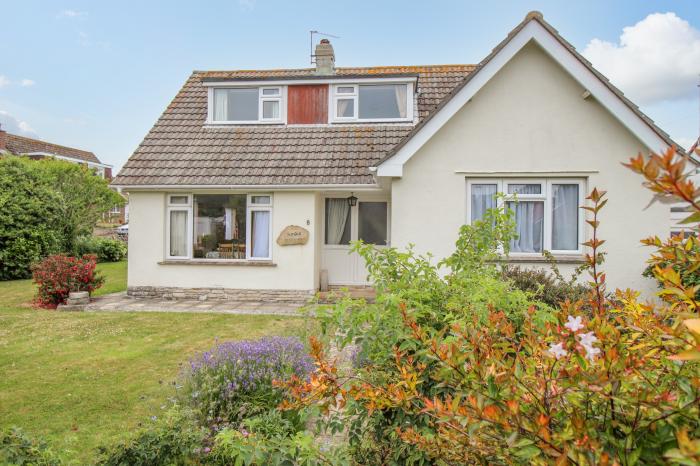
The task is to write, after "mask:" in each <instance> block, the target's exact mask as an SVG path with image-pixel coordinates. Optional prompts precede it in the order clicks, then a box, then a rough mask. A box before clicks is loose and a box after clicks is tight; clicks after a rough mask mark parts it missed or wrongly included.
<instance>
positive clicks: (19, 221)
mask: <svg viewBox="0 0 700 466" xmlns="http://www.w3.org/2000/svg"><path fill="white" fill-rule="evenodd" d="M44 178H45V177H44V175H43V174H42V172H41V170H39V169H38V167H37V166H36V165H32V163H31V162H29V161H27V160H24V159H20V158H18V157H0V280H15V279H18V278H29V277H30V276H31V271H30V266H31V264H32V263H34V262H37V261H38V260H40V259H42V258H43V257H46V256H48V255H49V254H56V253H59V252H61V251H62V250H63V249H64V247H65V240H64V238H63V237H62V235H61V232H60V231H58V230H57V228H56V225H58V224H60V222H61V215H60V212H59V210H58V208H57V206H58V204H59V202H60V199H59V196H58V193H57V192H56V191H55V190H53V189H52V188H51V187H50V186H48V184H47V183H46V182H45V179H44Z"/></svg>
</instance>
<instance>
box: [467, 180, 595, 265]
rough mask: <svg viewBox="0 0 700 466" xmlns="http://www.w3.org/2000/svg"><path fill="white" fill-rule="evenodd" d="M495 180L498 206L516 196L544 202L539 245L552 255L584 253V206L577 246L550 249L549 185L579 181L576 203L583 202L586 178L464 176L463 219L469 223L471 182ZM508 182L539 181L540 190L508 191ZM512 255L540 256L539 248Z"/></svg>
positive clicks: (491, 181)
mask: <svg viewBox="0 0 700 466" xmlns="http://www.w3.org/2000/svg"><path fill="white" fill-rule="evenodd" d="M475 184H477V185H481V184H492V185H493V184H495V185H496V186H497V192H498V193H501V194H503V196H505V199H504V197H503V196H499V197H498V201H497V205H498V208H502V207H503V205H504V204H503V203H504V202H508V201H509V200H510V199H513V198H516V197H517V199H518V200H522V201H542V202H543V203H544V229H543V233H542V235H543V237H542V249H543V250H545V251H549V252H551V253H552V254H554V255H571V254H577V255H578V254H583V246H582V243H583V242H584V241H586V230H585V221H586V215H585V211H584V210H583V209H580V208H579V212H578V240H577V244H578V249H572V250H566V249H564V250H562V249H552V227H553V225H552V193H553V189H552V186H553V185H556V184H575V185H578V205H579V207H580V206H582V205H585V192H586V191H585V187H586V180H585V179H582V178H544V179H543V178H469V179H467V209H466V210H467V218H466V223H467V224H471V218H472V215H471V194H472V189H471V187H472V186H473V185H475ZM511 184H540V185H541V186H542V190H541V191H542V192H541V194H517V195H515V194H508V185H511ZM510 255H511V256H513V257H540V256H542V253H539V252H515V253H510Z"/></svg>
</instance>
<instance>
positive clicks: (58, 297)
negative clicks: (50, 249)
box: [32, 254, 104, 307]
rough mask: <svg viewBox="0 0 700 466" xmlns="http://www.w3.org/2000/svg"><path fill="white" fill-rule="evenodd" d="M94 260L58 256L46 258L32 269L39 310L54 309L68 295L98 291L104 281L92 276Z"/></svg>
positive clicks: (90, 257)
mask: <svg viewBox="0 0 700 466" xmlns="http://www.w3.org/2000/svg"><path fill="white" fill-rule="evenodd" d="M96 267H97V258H96V257H95V256H93V255H85V256H83V257H82V258H78V257H71V256H65V255H62V254H58V255H55V256H49V257H47V258H46V259H44V260H42V261H41V262H39V263H38V264H35V265H34V266H32V274H33V278H34V283H36V284H37V286H38V289H37V297H36V301H37V303H38V304H39V305H40V306H44V307H56V306H57V305H58V304H63V303H65V302H66V299H68V294H69V293H70V292H71V291H88V292H92V291H94V290H96V289H97V288H99V287H101V286H102V284H103V283H104V277H103V276H101V275H99V273H97V272H96V270H95V268H96Z"/></svg>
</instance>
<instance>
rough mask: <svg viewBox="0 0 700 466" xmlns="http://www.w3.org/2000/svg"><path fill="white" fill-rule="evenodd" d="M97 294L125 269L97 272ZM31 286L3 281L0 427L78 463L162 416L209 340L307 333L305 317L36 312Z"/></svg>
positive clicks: (117, 284)
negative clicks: (42, 440)
mask: <svg viewBox="0 0 700 466" xmlns="http://www.w3.org/2000/svg"><path fill="white" fill-rule="evenodd" d="M99 268H100V269H101V270H102V271H103V272H104V273H105V275H106V277H107V281H106V284H105V287H104V288H103V289H102V290H100V292H101V293H104V292H114V291H120V290H123V289H124V288H125V287H126V263H124V262H122V263H115V264H100V266H99ZM33 293H34V290H33V285H32V283H31V281H29V280H18V281H12V282H0V296H2V300H1V303H0V428H4V427H8V426H12V425H16V426H19V427H22V428H23V429H25V430H27V431H29V432H31V433H34V434H38V435H42V436H45V437H46V438H47V440H49V442H50V443H51V444H52V445H53V446H54V448H55V449H56V450H57V451H61V452H62V453H63V455H64V457H65V458H66V459H67V460H69V461H72V462H74V463H76V464H84V463H88V462H90V460H91V459H92V458H93V457H94V453H95V447H96V446H98V445H101V444H105V443H108V442H112V441H115V440H117V439H119V438H122V437H124V436H125V435H128V434H129V433H130V432H132V431H133V430H134V429H135V428H137V427H138V426H139V425H141V424H144V423H148V422H149V420H148V419H149V418H150V416H152V415H155V416H157V415H159V413H161V412H162V409H163V406H165V405H166V401H167V399H168V397H170V396H172V395H173V393H174V388H173V385H172V382H173V381H174V380H175V378H176V377H177V374H178V372H179V370H180V366H181V365H182V364H183V363H185V362H186V361H187V360H188V358H190V357H191V356H193V355H195V354H196V353H197V352H200V351H203V350H206V349H208V348H209V347H211V346H212V345H213V344H214V342H215V340H216V339H217V338H218V339H221V340H230V339H242V338H255V337H259V336H263V335H289V334H298V335H305V333H306V331H307V328H308V326H309V325H313V324H311V323H310V322H309V321H308V320H306V319H302V318H290V317H277V316H240V315H222V314H167V313H121V312H99V313H80V312H77V313H74V312H56V311H47V310H38V309H33V308H31V307H30V306H28V305H27V304H26V303H27V302H29V301H31V299H32V296H33Z"/></svg>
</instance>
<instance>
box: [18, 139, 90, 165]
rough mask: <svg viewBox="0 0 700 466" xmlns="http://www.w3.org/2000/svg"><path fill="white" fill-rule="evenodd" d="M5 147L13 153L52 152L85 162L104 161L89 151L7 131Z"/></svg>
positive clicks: (51, 153)
mask: <svg viewBox="0 0 700 466" xmlns="http://www.w3.org/2000/svg"><path fill="white" fill-rule="evenodd" d="M5 148H6V149H7V150H8V151H9V152H12V153H13V154H18V155H25V154H35V153H41V154H50V155H58V156H60V157H68V158H71V159H75V160H80V161H84V162H93V163H102V162H100V159H98V158H97V156H96V155H95V154H94V153H92V152H89V151H86V150H81V149H76V148H74V147H66V146H61V145H58V144H53V143H50V142H46V141H41V140H39V139H32V138H28V137H25V136H18V135H16V134H10V133H7V142H6V145H5Z"/></svg>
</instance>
